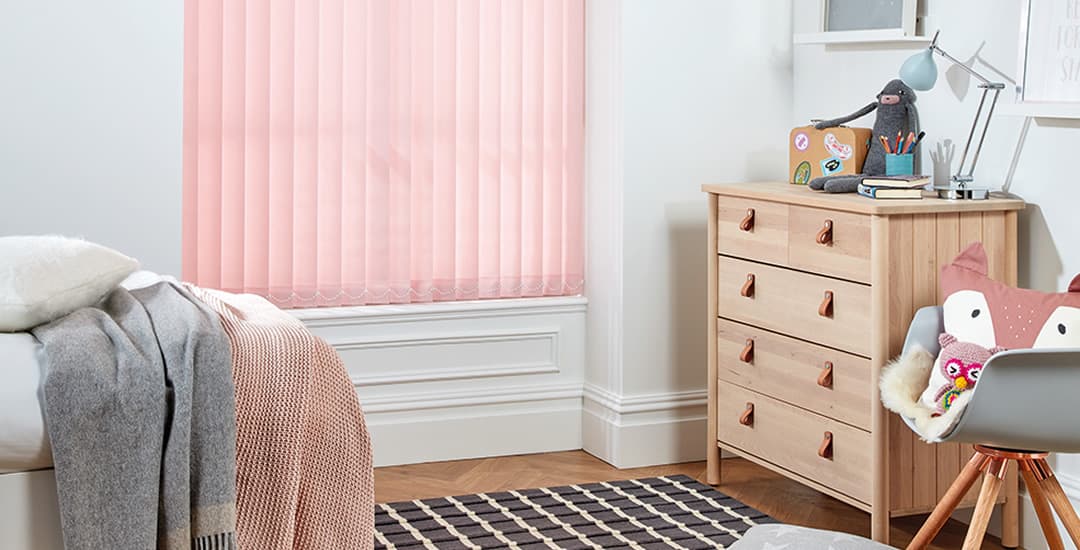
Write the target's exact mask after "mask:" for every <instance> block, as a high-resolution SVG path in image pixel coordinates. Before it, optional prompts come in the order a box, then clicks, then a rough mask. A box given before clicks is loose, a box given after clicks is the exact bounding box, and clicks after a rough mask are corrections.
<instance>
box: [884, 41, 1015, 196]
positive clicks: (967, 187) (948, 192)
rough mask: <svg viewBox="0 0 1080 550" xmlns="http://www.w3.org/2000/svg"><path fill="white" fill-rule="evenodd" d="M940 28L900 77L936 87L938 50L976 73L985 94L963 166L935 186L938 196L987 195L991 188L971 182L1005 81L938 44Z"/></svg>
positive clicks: (914, 86) (910, 82)
mask: <svg viewBox="0 0 1080 550" xmlns="http://www.w3.org/2000/svg"><path fill="white" fill-rule="evenodd" d="M939 34H941V31H938V32H936V33H934V39H933V40H932V41H931V42H930V47H929V48H926V49H925V50H923V51H921V52H919V53H917V54H915V55H913V56H911V57H909V58H908V60H907V61H905V62H904V64H903V65H902V66H901V67H900V79H901V80H903V81H904V83H905V84H907V85H908V86H911V88H912V89H915V90H919V91H923V92H925V91H927V90H929V89H931V88H933V87H934V84H935V83H936V82H937V74H938V72H937V65H936V64H935V63H934V53H937V54H939V55H941V56H942V57H944V58H945V59H948V60H949V61H952V62H953V63H954V64H955V65H956V66H957V67H960V68H961V69H963V70H964V71H967V73H968V74H970V75H971V76H973V77H975V78H976V79H977V80H978V81H979V88H982V91H983V92H982V98H981V99H980V100H979V109H978V110H977V111H975V120H974V121H973V122H972V123H971V131H970V132H969V133H968V139H967V143H965V144H964V152H963V154H961V155H960V166H958V167H957V169H956V174H955V175H954V176H952V178H951V181H950V183H949V185H947V186H935V187H934V190H935V191H937V193H938V196H939V197H941V198H943V199H985V198H987V197H989V196H990V190H989V189H987V188H985V187H972V186H971V183H972V182H973V181H974V180H975V178H974V177H973V174H974V173H975V164H976V163H977V162H979V151H980V150H982V145H983V140H985V139H986V129H987V128H988V127H989V126H990V117H992V116H993V115H994V106H995V105H997V100H998V96H999V95H1000V94H1001V90H1003V89H1005V84H1003V83H1001V82H991V81H990V80H989V79H988V78H986V77H984V76H983V75H981V74H979V73H978V72H976V71H975V70H974V69H972V68H971V67H968V66H967V65H965V64H964V63H963V62H961V61H960V60H958V59H956V58H955V57H953V56H951V55H949V54H948V53H947V52H946V51H945V50H943V49H941V47H940V46H938V45H937V42H938V35H939ZM991 90H993V92H994V97H993V98H992V99H991V100H990V108H989V109H988V110H987V113H986V120H985V121H984V122H983V123H982V132H981V133H980V134H979V143H978V145H976V146H975V154H974V155H972V158H971V166H969V167H968V171H967V173H966V174H965V173H964V163H965V162H966V161H967V157H968V151H969V149H970V148H971V142H972V141H973V140H974V139H975V130H976V128H978V127H979V120H980V118H982V112H983V106H984V105H985V104H986V95H987V94H988V93H989V92H990V91H991Z"/></svg>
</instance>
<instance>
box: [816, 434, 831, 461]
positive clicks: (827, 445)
mask: <svg viewBox="0 0 1080 550" xmlns="http://www.w3.org/2000/svg"><path fill="white" fill-rule="evenodd" d="M817 455H818V456H820V457H821V458H825V459H828V460H832V432H825V438H824V439H822V440H821V446H820V447H818V450H817Z"/></svg>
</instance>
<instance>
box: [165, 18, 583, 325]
mask: <svg viewBox="0 0 1080 550" xmlns="http://www.w3.org/2000/svg"><path fill="white" fill-rule="evenodd" d="M184 42H185V44H184V176H183V178H184V214H183V219H184V277H185V279H187V280H189V281H192V282H194V283H195V284H198V285H202V286H207V287H212V288H220V289H223V290H227V291H230V292H250V293H255V294H260V295H263V296H267V297H269V298H270V299H271V301H272V302H273V303H275V304H276V305H278V306H280V307H313V306H335V305H354V304H374V303H405V302H422V301H438V300H467V299H478V298H501V297H521V296H541V295H565V294H578V293H580V292H581V291H582V287H583V284H584V277H583V271H584V253H583V247H584V235H583V234H584V229H583V200H584V193H583V164H584V162H583V155H584V145H583V139H584V138H583V136H584V2H583V0H543V1H532V0H483V1H481V0H411V1H407V0H402V1H382V0H367V1H364V0H320V1H315V0H291V1H290V0H285V1H276V0H275V1H273V2H271V1H269V0H249V1H247V2H220V1H219V0H187V1H186V5H185V32H184Z"/></svg>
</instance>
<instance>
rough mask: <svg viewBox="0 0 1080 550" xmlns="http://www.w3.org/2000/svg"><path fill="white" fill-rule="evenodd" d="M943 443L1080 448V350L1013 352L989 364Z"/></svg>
mask: <svg viewBox="0 0 1080 550" xmlns="http://www.w3.org/2000/svg"><path fill="white" fill-rule="evenodd" d="M973 391H974V392H975V395H973V396H972V398H971V401H970V402H969V403H968V406H967V409H966V410H964V414H963V415H961V416H960V420H959V421H957V423H956V426H955V427H954V428H953V429H952V431H951V432H949V433H948V434H946V435H945V436H943V437H942V440H943V441H954V442H963V443H981V444H984V445H990V446H993V447H1004V448H1009V449H1022V450H1030V451H1053V452H1059V453H1077V452H1080V350H1074V349H1069V350H1064V349H1057V350H1054V349H1029V350H1011V351H1005V352H1001V353H999V354H997V355H994V356H993V357H992V358H991V359H990V360H989V361H987V362H986V366H985V368H983V371H982V376H980V377H979V383H978V385H976V386H975V389H974V390H973Z"/></svg>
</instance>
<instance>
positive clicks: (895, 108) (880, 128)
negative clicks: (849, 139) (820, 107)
mask: <svg viewBox="0 0 1080 550" xmlns="http://www.w3.org/2000/svg"><path fill="white" fill-rule="evenodd" d="M875 109H877V117H876V118H875V119H874V130H873V134H871V136H870V151H868V152H867V153H866V160H865V161H863V168H862V173H861V174H853V175H845V176H823V177H820V178H814V179H813V180H811V181H810V188H811V189H815V190H818V191H820V190H822V189H824V190H825V191H827V192H829V193H854V192H855V191H856V190H857V189H858V188H859V183H861V182H862V180H863V178H866V177H871V176H884V175H885V147H884V146H882V145H881V140H879V139H878V136H885V137H886V138H887V139H888V140H889V143H890V144H894V143H896V133H897V132H900V134H901V135H903V136H907V134H908V132H915V133H916V134H918V133H919V112H918V111H917V110H916V109H915V91H914V90H912V89H911V88H909V87H908V85H907V84H904V82H903V81H902V80H900V79H895V80H890V81H889V83H888V84H886V85H885V88H883V89H882V90H881V93H879V94H878V95H877V101H875V102H873V103H871V104H869V105H867V106H866V107H863V108H862V109H859V110H858V111H855V112H854V113H851V114H850V115H848V116H845V117H840V118H834V119H832V120H823V121H821V122H818V123H817V124H815V125H814V127H815V128H817V129H818V130H824V129H825V128H832V127H833V126H839V125H841V124H844V123H846V122H851V121H852V120H855V119H857V118H859V117H861V116H864V115H867V114H869V113H870V112H871V111H873V110H875Z"/></svg>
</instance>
